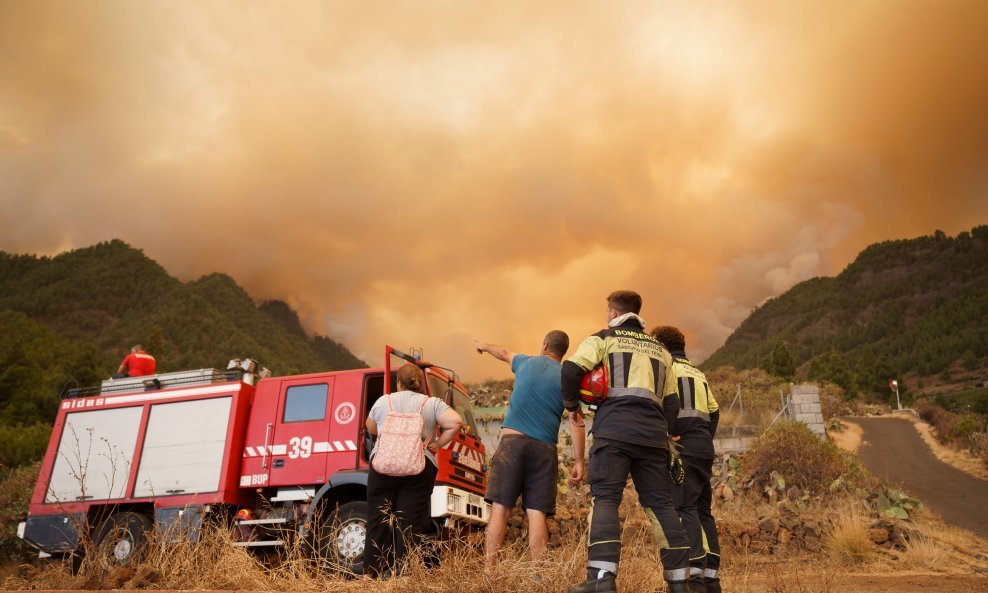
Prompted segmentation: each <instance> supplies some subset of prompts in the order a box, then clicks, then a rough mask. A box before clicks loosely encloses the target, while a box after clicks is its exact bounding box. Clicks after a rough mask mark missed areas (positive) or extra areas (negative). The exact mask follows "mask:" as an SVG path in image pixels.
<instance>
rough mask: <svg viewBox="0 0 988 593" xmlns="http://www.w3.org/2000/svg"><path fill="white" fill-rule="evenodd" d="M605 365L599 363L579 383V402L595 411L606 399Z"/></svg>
mask: <svg viewBox="0 0 988 593" xmlns="http://www.w3.org/2000/svg"><path fill="white" fill-rule="evenodd" d="M607 386H608V380H607V365H606V364H604V363H601V364H599V365H597V366H595V367H594V368H593V370H592V371H590V372H588V373H586V374H585V375H583V379H582V380H581V381H580V401H582V402H583V403H585V404H587V405H588V406H590V407H591V408H593V409H596V408H597V406H599V405H600V403H601V402H603V401H604V400H605V399H606V398H607Z"/></svg>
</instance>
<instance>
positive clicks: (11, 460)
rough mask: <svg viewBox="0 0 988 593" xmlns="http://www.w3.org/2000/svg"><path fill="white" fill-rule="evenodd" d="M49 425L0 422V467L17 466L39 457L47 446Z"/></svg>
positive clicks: (49, 432) (49, 435)
mask: <svg viewBox="0 0 988 593" xmlns="http://www.w3.org/2000/svg"><path fill="white" fill-rule="evenodd" d="M50 437H51V426H50V425H48V424H43V423H41V422H39V423H37V424H32V425H30V426H21V425H19V424H18V425H13V426H11V425H7V424H0V468H2V467H17V466H19V465H24V464H27V463H32V462H34V461H37V460H38V459H41V458H42V457H43V456H44V454H45V449H46V448H47V447H48V440H49V438H50Z"/></svg>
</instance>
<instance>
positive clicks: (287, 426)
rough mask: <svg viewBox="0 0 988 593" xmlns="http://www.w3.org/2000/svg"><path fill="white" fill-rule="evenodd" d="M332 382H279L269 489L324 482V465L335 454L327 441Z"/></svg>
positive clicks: (309, 379)
mask: <svg viewBox="0 0 988 593" xmlns="http://www.w3.org/2000/svg"><path fill="white" fill-rule="evenodd" d="M335 381H336V379H335V377H307V378H304V379H303V378H299V379H293V380H286V381H284V382H283V383H282V385H281V393H280V395H279V401H278V408H277V416H276V418H275V427H274V438H273V439H272V447H271V450H272V456H271V480H270V485H271V486H289V485H292V486H293V485H303V484H321V483H324V482H325V481H326V478H327V475H326V463H327V460H328V458H329V455H331V454H332V453H333V452H335V451H336V448H335V447H334V443H333V442H332V441H331V440H330V439H329V436H330V424H331V422H332V420H331V417H330V414H331V412H332V410H333V409H334V406H333V397H334V392H335V390H334V384H335ZM344 448H345V445H344Z"/></svg>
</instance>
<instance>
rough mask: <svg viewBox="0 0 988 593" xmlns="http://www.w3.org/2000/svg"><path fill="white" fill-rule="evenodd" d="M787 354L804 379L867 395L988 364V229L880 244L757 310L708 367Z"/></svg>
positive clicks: (757, 363) (762, 362) (762, 363)
mask: <svg viewBox="0 0 988 593" xmlns="http://www.w3.org/2000/svg"><path fill="white" fill-rule="evenodd" d="M780 349H781V350H782V351H783V352H782V354H783V356H781V357H780V356H779V351H780ZM786 356H791V359H792V367H793V370H794V371H795V369H797V368H798V369H799V375H800V378H807V379H811V380H821V379H822V380H830V381H832V382H834V383H837V384H839V385H841V386H843V387H845V388H846V389H848V390H850V391H858V392H866V393H867V392H882V391H885V392H887V389H888V388H887V387H886V384H887V382H888V380H889V379H890V378H899V379H902V378H907V379H909V380H910V382H911V383H912V384H913V385H914V386H919V387H922V385H923V384H924V383H927V382H931V381H933V382H935V381H944V380H949V379H950V375H951V371H952V370H954V371H956V370H958V369H962V370H966V371H971V372H975V371H979V370H982V369H985V370H988V226H984V225H982V226H977V227H975V228H973V229H972V230H971V231H970V232H962V233H960V234H959V235H958V236H957V237H953V238H951V237H948V236H947V235H945V234H944V233H942V232H940V231H937V232H936V233H935V234H934V235H932V236H923V237H918V238H915V239H907V240H896V241H884V242H881V243H877V244H874V245H871V246H869V247H867V248H866V249H864V250H863V251H862V252H861V253H860V254H859V255H858V257H857V258H856V259H855V260H854V261H853V262H852V263H851V264H850V265H848V266H847V268H845V269H844V270H843V271H842V272H841V273H840V274H838V275H837V276H836V277H833V278H813V279H811V280H807V281H805V282H801V283H799V284H797V285H796V286H794V287H792V288H791V289H790V290H789V291H787V292H786V293H784V294H782V295H780V296H779V297H776V298H772V299H769V300H768V301H766V302H765V303H764V304H762V305H761V306H759V307H757V308H756V309H755V310H754V311H753V312H752V314H751V315H750V316H749V317H748V318H747V319H745V320H744V322H742V323H741V325H740V326H739V327H738V328H737V329H736V330H735V331H734V332H733V333H732V334H731V336H730V337H728V339H727V341H726V342H725V343H724V345H723V346H722V347H721V348H720V349H718V350H717V351H716V352H714V353H713V354H712V355H711V356H710V357H709V358H708V359H707V360H706V361H704V363H703V365H702V366H703V367H704V368H707V369H712V368H716V367H719V366H726V365H730V366H734V367H737V368H739V369H743V368H751V367H763V368H770V367H772V366H773V365H775V364H777V363H778V361H777V360H773V359H774V358H775V359H778V358H785V357H786ZM986 378H988V377H986Z"/></svg>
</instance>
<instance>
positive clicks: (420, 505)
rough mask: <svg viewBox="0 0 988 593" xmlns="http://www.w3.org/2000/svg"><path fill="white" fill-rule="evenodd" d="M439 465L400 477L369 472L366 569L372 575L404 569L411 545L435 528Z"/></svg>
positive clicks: (427, 464) (427, 463)
mask: <svg viewBox="0 0 988 593" xmlns="http://www.w3.org/2000/svg"><path fill="white" fill-rule="evenodd" d="M435 480H436V466H434V465H432V463H430V462H429V461H426V462H425V469H423V470H422V473H420V474H417V475H414V476H403V477H400V478H397V477H393V476H386V475H384V474H379V473H377V472H376V471H375V470H374V468H373V467H371V468H370V469H369V470H368V472H367V540H366V544H365V545H364V571H365V573H366V574H369V575H371V576H375V577H376V576H380V575H383V574H389V573H390V574H397V573H400V572H401V570H402V568H403V565H404V560H405V556H407V555H408V548H409V547H410V546H411V545H413V544H416V543H419V542H421V541H422V536H423V534H426V533H429V532H430V531H431V530H432V516H431V513H430V512H429V511H430V509H429V498H430V497H431V496H432V487H433V484H434V483H435Z"/></svg>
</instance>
